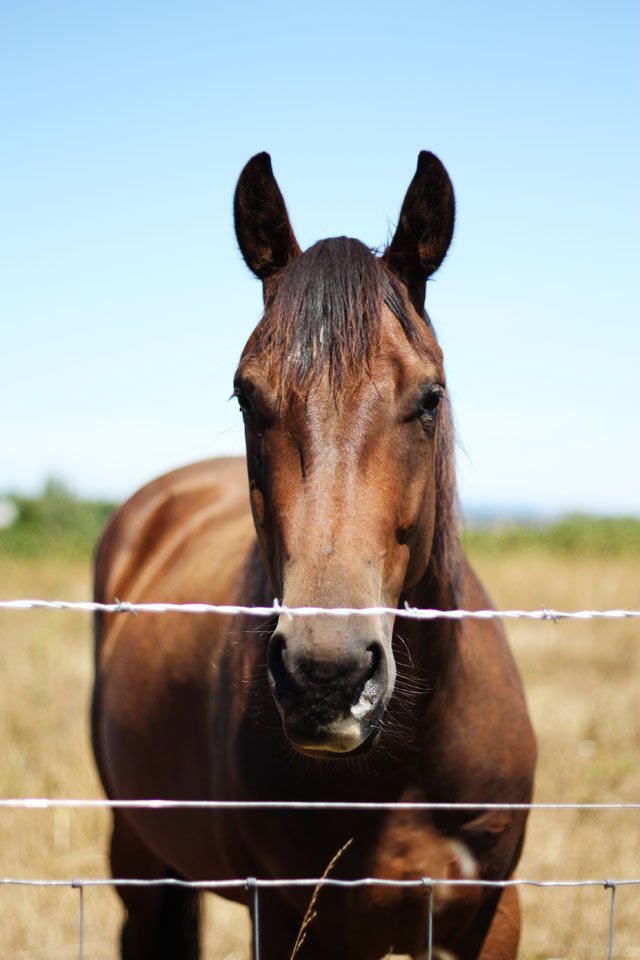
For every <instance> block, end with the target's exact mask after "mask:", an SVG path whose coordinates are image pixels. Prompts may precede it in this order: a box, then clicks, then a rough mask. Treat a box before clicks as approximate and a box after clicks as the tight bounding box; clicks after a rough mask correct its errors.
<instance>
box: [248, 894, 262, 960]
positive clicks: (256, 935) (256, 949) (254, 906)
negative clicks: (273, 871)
mask: <svg viewBox="0 0 640 960" xmlns="http://www.w3.org/2000/svg"><path fill="white" fill-rule="evenodd" d="M247 890H253V902H252V903H251V919H252V921H253V960H260V915H259V909H258V881H257V880H256V878H255V877H247Z"/></svg>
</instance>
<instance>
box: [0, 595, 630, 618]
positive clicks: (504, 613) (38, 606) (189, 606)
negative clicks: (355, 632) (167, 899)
mask: <svg viewBox="0 0 640 960" xmlns="http://www.w3.org/2000/svg"><path fill="white" fill-rule="evenodd" d="M0 610H71V611H76V612H80V613H131V614H134V615H137V614H141V613H152V614H161V613H188V614H214V615H219V616H248V617H259V618H261V619H265V618H270V617H274V616H280V615H284V616H286V617H290V618H294V617H320V616H324V617H398V618H401V619H404V620H499V619H502V620H551V621H553V622H557V621H558V620H596V619H604V620H625V619H629V618H632V617H640V610H617V609H614V610H554V609H553V608H549V607H545V606H543V607H540V609H539V610H437V609H432V608H425V609H421V608H419V607H411V606H409V605H408V604H405V606H404V607H398V608H396V607H286V606H283V605H282V604H281V603H280V602H279V601H278V600H274V602H273V605H272V606H255V607H254V606H241V605H237V604H213V603H130V602H129V601H126V600H117V599H116V600H115V601H114V602H113V603H96V602H94V601H70V600H32V599H18V600H0Z"/></svg>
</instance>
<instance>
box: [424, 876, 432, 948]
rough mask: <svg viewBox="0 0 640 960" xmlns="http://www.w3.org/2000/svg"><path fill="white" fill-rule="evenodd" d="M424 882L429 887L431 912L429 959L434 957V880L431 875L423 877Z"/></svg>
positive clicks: (428, 939)
mask: <svg viewBox="0 0 640 960" xmlns="http://www.w3.org/2000/svg"><path fill="white" fill-rule="evenodd" d="M422 882H423V883H424V885H425V887H428V888H429V900H428V903H429V914H428V916H427V960H432V957H433V881H432V880H431V879H430V878H429V877H423V878H422Z"/></svg>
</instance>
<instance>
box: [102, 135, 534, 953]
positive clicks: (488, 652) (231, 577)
mask: <svg viewBox="0 0 640 960" xmlns="http://www.w3.org/2000/svg"><path fill="white" fill-rule="evenodd" d="M425 158H426V159H425ZM421 164H422V170H421V166H420V165H419V168H418V173H417V174H416V178H414V182H413V183H412V186H411V187H410V189H409V193H408V194H407V198H406V199H405V204H404V205H403V210H402V212H401V218H400V224H399V227H398V231H397V232H396V236H395V238H394V241H393V242H392V244H391V246H390V248H389V250H388V251H387V254H386V255H385V258H384V261H380V260H379V259H378V258H374V257H373V256H372V255H371V254H370V253H369V252H368V251H366V250H365V249H364V248H362V245H359V244H358V243H357V241H346V240H340V241H326V242H324V243H323V244H319V245H316V247H314V248H312V250H311V251H308V252H307V253H306V254H300V251H299V249H298V247H297V243H296V242H295V238H294V237H293V233H292V231H291V228H290V225H289V221H288V218H287V216H286V209H285V208H284V202H283V201H282V198H281V196H280V193H279V190H278V188H277V185H276V184H275V180H273V176H272V174H271V168H270V164H269V163H268V158H266V155H260V156H259V157H257V158H254V160H253V161H251V162H250V164H248V165H247V168H245V171H244V172H243V175H242V177H241V179H240V182H239V186H238V191H237V194H236V228H237V231H238V238H239V241H240V246H241V249H242V251H243V254H244V256H245V259H246V260H247V262H248V263H249V265H250V266H251V267H252V269H253V270H254V272H256V273H257V275H258V276H260V277H261V279H262V280H263V284H264V288H265V317H264V318H263V321H262V322H261V324H260V325H259V326H258V328H257V329H256V331H255V332H254V334H253V336H252V338H251V339H250V341H249V343H248V345H247V348H246V349H245V352H244V354H243V358H242V360H241V363H240V366H239V368H238V373H237V375H236V387H235V392H236V394H237V396H238V398H239V402H240V406H241V409H242V410H243V415H244V419H245V429H246V435H247V462H246V465H245V461H244V460H235V459H228V460H217V461H215V460H214V461H207V462H205V463H202V464H196V465H194V466H192V467H188V468H184V469H183V470H178V471H175V472H174V473H172V474H168V475H167V476H166V477H163V478H160V479H159V480H156V481H154V483H152V484H150V485H149V486H148V487H146V488H144V490H142V491H141V492H140V493H138V494H137V495H136V496H135V497H133V498H132V500H130V501H129V502H128V503H127V504H125V505H124V506H123V507H122V508H120V510H119V511H118V512H116V514H115V515H114V518H113V519H112V521H111V522H110V524H109V526H108V528H107V530H106V532H105V534H104V537H103V540H102V543H101V546H100V549H99V554H98V562H97V571H96V597H97V598H98V599H100V600H110V599H113V597H114V596H119V597H122V598H126V599H127V600H129V601H132V602H142V601H145V600H165V601H170V602H187V601H203V602H210V603H241V604H243V605H254V604H255V605H270V604H271V603H272V600H273V597H274V596H278V597H280V598H282V599H283V600H284V603H285V604H286V605H288V606H306V605H318V606H325V607H331V606H350V607H368V606H381V605H383V606H392V607H393V606H396V604H402V603H404V602H405V601H407V602H409V603H410V604H412V605H415V606H420V607H425V606H431V607H439V608H443V607H444V608H446V607H451V606H452V605H464V606H467V607H469V608H480V607H485V606H487V605H488V599H487V597H486V594H485V593H484V590H483V589H482V587H481V585H480V584H479V582H478V581H477V578H476V577H475V575H474V574H473V572H472V571H471V569H470V567H469V566H468V564H467V562H466V560H465V559H464V556H463V554H462V552H461V550H460V548H459V543H458V541H457V530H456V528H455V513H454V509H453V508H454V499H453V498H454V489H453V478H452V474H451V451H450V440H451V432H450V426H449V424H448V422H447V418H446V407H445V403H446V400H445V389H446V388H445V382H444V374H443V372H442V357H441V353H440V350H439V348H438V346H437V343H436V341H435V337H434V335H433V332H432V330H431V328H430V326H429V325H428V322H427V321H426V320H425V319H422V317H421V315H420V314H419V313H418V311H417V305H418V304H419V303H420V298H421V297H422V298H424V281H425V279H426V275H428V273H429V272H432V270H433V269H435V268H436V267H437V265H438V263H439V262H440V260H441V259H442V257H443V256H444V253H445V252H446V247H447V246H448V242H449V240H450V236H451V229H452V217H453V207H452V204H453V199H452V193H451V195H450V196H449V194H448V190H449V189H450V184H449V181H448V177H446V173H444V174H443V171H444V168H442V166H441V165H440V164H439V161H437V160H436V159H435V158H433V157H432V156H431V155H430V154H426V155H425V154H423V155H421ZM444 178H446V180H445V179H444ZM256 210H257V211H259V213H260V215H258V214H256ZM447 212H448V213H449V216H448V217H447ZM416 223H418V224H419V225H420V230H421V232H420V230H418V228H417V227H416ZM412 251H413V252H412ZM416 251H417V252H416ZM363 326H364V334H363V333H362V330H363ZM285 346H286V349H284V347H285ZM443 411H444V412H443ZM247 468H248V473H249V489H248V490H247V483H246V474H247ZM96 634H97V651H96V688H95V694H94V705H93V735H94V746H95V752H96V758H97V762H98V767H99V770H100V773H101V777H102V779H103V783H104V785H105V789H106V791H107V793H108V794H109V795H110V796H112V797H120V798H129V797H131V798H134V797H142V798H145V797H154V796H155V797H158V796H160V797H165V798H177V799H205V800H206V799H219V800H305V801H318V800H341V801H351V800H357V801H360V800H377V801H394V802H396V801H399V802H402V801H446V802H466V803H474V802H475V803H485V802H491V801H498V800H499V801H507V802H510V801H511V802H526V801H528V800H529V799H530V796H531V781H532V770H533V759H534V745H533V737H532V733H531V729H530V726H529V721H528V718H527V712H526V707H525V704H524V698H523V694H522V689H521V685H520V680H519V677H518V674H517V670H516V668H515V665H514V663H513V660H512V658H511V654H510V652H509V649H508V646H507V643H506V640H505V637H504V634H503V632H502V629H501V627H500V626H499V624H497V623H496V622H494V621H491V622H478V621H462V622H450V621H435V622H430V623H428V624H425V623H419V622H415V621H399V622H396V623H395V624H394V623H392V622H391V619H390V618H388V617H386V618H385V617H367V618H363V617H350V618H346V619H344V620H337V619H336V618H332V617H318V618H314V619H313V620H300V619H294V620H289V619H288V618H286V617H285V616H281V617H280V618H277V617H274V618H272V620H271V621H270V622H268V623H260V622H259V621H256V620H255V619H253V618H243V617H234V618H231V617H224V618H223V617H209V616H189V617H187V616H185V615H183V614H165V615H162V616H158V617H152V616H140V617H131V616H128V615H126V616H125V615H122V614H118V615H110V616H99V617H98V619H97V631H96ZM524 824H525V815H524V814H523V813H522V812H518V811H507V812H503V811H499V812H496V811H483V810H478V809H475V810H470V811H464V812H463V811H453V812H451V811H447V812H445V811H443V812H441V813H434V812H424V811H408V810H394V811H375V812H369V811H368V812H359V813H354V812H344V813H340V814H336V813H335V812H327V811H319V810H315V811H308V810H306V811H296V812H291V811H251V812H247V811H244V812H243V811H238V810H224V811H216V812H204V811H197V812H194V811H189V812H185V811H141V810H140V811H125V810H119V811H117V812H116V815H115V825H114V835H113V841H112V869H113V872H114V876H115V877H121V878H125V877H147V878H150V879H151V878H160V877H163V876H171V875H173V876H181V877H186V878H189V879H194V880H207V879H210V880H215V879H229V878H232V877H251V876H257V877H282V878H295V877H312V876H321V875H322V873H323V872H324V871H325V869H326V868H327V866H328V865H329V862H330V861H331V860H332V858H333V857H334V856H335V855H336V854H337V853H338V851H342V853H341V854H340V856H339V858H338V859H337V861H336V862H335V864H334V865H333V867H332V870H331V876H333V877H343V878H357V877H361V876H373V877H386V878H390V879H416V878H422V877H433V878H452V879H455V878H468V879H472V878H485V879H501V878H508V877H510V876H511V874H512V872H513V870H514V868H515V865H516V863H517V860H518V857H519V854H520V850H521V847H522V842H523V835H524ZM347 843H349V845H348V847H346V848H345V844H347ZM343 848H345V849H343ZM120 893H121V896H122V898H123V900H124V902H125V906H126V908H127V920H126V923H125V927H124V934H123V956H124V957H126V958H131V957H141V958H145V957H152V956H153V957H163V956H166V957H169V956H183V957H193V958H195V957H197V956H198V955H199V954H198V951H197V916H196V913H195V912H194V910H193V909H192V907H193V904H192V902H191V898H190V897H189V896H187V895H185V894H184V893H182V892H181V891H176V890H174V889H169V890H167V889H165V890H163V889H162V888H153V889H147V890H145V889H141V888H126V887H122V888H121V889H120ZM225 895H227V894H225ZM228 895H231V896H233V897H235V898H237V899H240V900H242V901H244V902H248V901H247V900H246V898H247V894H246V893H245V892H243V891H236V892H233V891H230V892H229V894H228ZM310 895H311V891H310V890H309V889H306V888H286V887H284V888H279V889H278V890H269V891H261V894H260V904H261V909H260V924H259V930H260V943H261V953H260V956H261V957H262V958H263V960H264V958H266V960H271V958H273V960H275V958H279V957H288V956H290V954H291V951H292V949H293V944H294V942H295V940H296V936H297V934H298V931H299V928H300V924H301V922H302V919H303V917H304V914H305V910H306V907H307V905H308V903H309V898H310ZM316 909H317V912H318V916H317V918H316V919H315V920H314V922H313V923H312V924H310V925H309V927H308V929H307V931H306V937H305V940H304V943H303V945H302V947H301V949H300V952H299V957H300V960H315V958H317V960H319V958H320V957H328V956H331V957H332V958H338V960H341V958H343V960H379V958H381V957H382V956H384V955H386V954H387V953H389V951H393V952H395V953H405V954H410V955H412V956H414V957H419V956H422V955H424V951H425V945H426V922H427V921H426V915H427V892H426V889H420V888H398V887H395V888H394V887H367V888H353V889H350V890H348V891H345V890H339V891H337V890H334V889H326V888H325V889H323V891H322V892H321V894H320V896H319V898H318V902H317V906H316ZM518 930H519V919H518V904H517V897H516V895H515V892H514V891H513V890H508V891H505V893H504V894H501V893H500V891H497V892H489V893H487V890H486V889H482V888H479V887H473V886H471V887H458V888H448V887H436V888H435V889H434V943H435V944H436V946H437V947H438V948H439V949H440V950H446V951H449V953H450V954H453V955H454V956H456V957H459V958H460V960H463V958H472V957H477V956H482V957H484V958H489V957H496V958H504V960H507V958H512V957H514V956H515V950H516V946H517V940H518Z"/></svg>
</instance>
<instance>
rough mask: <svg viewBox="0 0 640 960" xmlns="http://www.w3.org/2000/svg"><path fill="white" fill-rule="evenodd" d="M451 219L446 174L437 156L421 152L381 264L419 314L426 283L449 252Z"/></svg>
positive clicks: (450, 187)
mask: <svg viewBox="0 0 640 960" xmlns="http://www.w3.org/2000/svg"><path fill="white" fill-rule="evenodd" d="M454 219H455V198H454V195H453V185H452V183H451V180H450V179H449V174H448V173H447V171H446V170H445V168H444V166H443V165H442V163H441V162H440V161H439V160H438V158H437V157H435V156H434V155H433V154H432V153H429V152H428V151H427V150H423V151H422V152H421V153H420V156H419V157H418V169H417V170H416V173H415V176H414V178H413V180H412V181H411V183H410V184H409V189H408V190H407V195H406V197H405V198H404V202H403V204H402V209H401V211H400V219H399V221H398V226H397V228H396V232H395V235H394V237H393V240H392V241H391V243H390V244H389V246H388V247H387V250H386V252H385V254H384V261H385V263H386V264H387V266H388V267H389V269H390V270H392V271H393V273H395V274H396V275H397V276H398V277H399V278H400V279H401V280H402V281H403V283H404V284H405V286H406V287H407V290H408V292H409V296H410V298H411V301H412V303H413V305H414V306H415V308H416V310H417V311H418V313H420V314H422V311H423V309H424V297H425V292H426V283H427V280H428V278H429V277H430V276H431V274H432V273H435V271H436V270H437V269H438V267H439V266H440V264H441V263H442V261H443V260H444V258H445V254H446V252H447V250H448V249H449V244H450V243H451V237H452V236H453V222H454Z"/></svg>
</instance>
